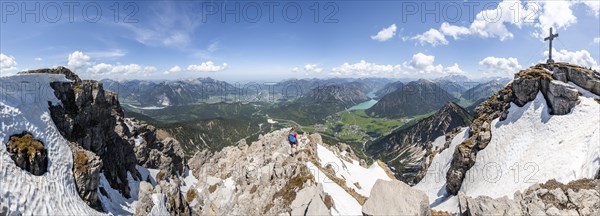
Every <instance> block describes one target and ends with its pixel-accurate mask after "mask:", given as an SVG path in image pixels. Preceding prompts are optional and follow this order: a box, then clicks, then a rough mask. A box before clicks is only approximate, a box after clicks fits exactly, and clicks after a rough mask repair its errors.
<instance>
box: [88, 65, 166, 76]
mask: <svg viewBox="0 0 600 216" xmlns="http://www.w3.org/2000/svg"><path fill="white" fill-rule="evenodd" d="M87 71H88V72H89V73H92V74H93V75H132V74H136V75H142V76H149V75H151V74H152V73H154V72H156V71H157V69H156V68H155V67H152V66H146V67H144V66H140V65H138V64H128V65H120V64H117V65H112V64H106V63H100V64H96V65H93V66H91V67H89V68H88V69H87Z"/></svg>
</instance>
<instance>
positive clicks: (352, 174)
mask: <svg viewBox="0 0 600 216" xmlns="http://www.w3.org/2000/svg"><path fill="white" fill-rule="evenodd" d="M317 156H318V158H319V163H321V166H322V167H323V168H325V167H326V166H327V165H328V164H331V166H332V168H333V170H334V171H335V175H336V176H337V177H339V178H341V179H344V180H345V182H346V186H348V187H349V188H352V189H354V190H355V191H356V192H358V193H359V194H361V195H363V196H366V197H368V196H369V195H370V193H371V188H373V185H374V184H375V182H376V181H377V179H383V180H387V181H390V180H391V179H390V177H388V176H387V174H386V173H385V171H384V170H383V168H381V167H380V166H379V165H378V164H377V163H373V164H372V165H371V166H370V167H369V168H365V167H362V166H360V165H359V162H358V161H356V160H352V162H348V161H345V160H342V159H340V158H339V157H338V156H337V155H336V154H335V153H334V152H332V151H331V150H329V149H327V148H325V147H324V146H322V145H320V144H318V145H317ZM355 183H358V185H359V186H360V188H358V187H357V186H356V185H355Z"/></svg>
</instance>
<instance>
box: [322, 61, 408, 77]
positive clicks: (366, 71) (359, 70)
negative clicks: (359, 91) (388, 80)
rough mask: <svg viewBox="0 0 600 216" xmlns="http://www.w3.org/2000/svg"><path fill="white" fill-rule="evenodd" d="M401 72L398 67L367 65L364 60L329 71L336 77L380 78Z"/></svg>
mask: <svg viewBox="0 0 600 216" xmlns="http://www.w3.org/2000/svg"><path fill="white" fill-rule="evenodd" d="M400 70H401V66H400V65H378V64H375V63H369V62H366V61H365V60H360V62H358V63H354V64H349V63H347V62H346V63H344V64H342V65H340V66H338V67H335V68H333V69H331V72H332V74H333V75H337V76H359V77H365V76H381V77H391V76H393V75H394V73H395V72H399V71H400Z"/></svg>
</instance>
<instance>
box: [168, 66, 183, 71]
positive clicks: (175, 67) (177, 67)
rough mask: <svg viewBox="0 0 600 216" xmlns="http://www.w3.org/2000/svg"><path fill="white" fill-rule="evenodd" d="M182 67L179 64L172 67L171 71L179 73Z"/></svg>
mask: <svg viewBox="0 0 600 216" xmlns="http://www.w3.org/2000/svg"><path fill="white" fill-rule="evenodd" d="M181 70H182V69H181V67H179V65H175V66H173V67H172V68H171V69H169V72H171V73H177V72H181Z"/></svg>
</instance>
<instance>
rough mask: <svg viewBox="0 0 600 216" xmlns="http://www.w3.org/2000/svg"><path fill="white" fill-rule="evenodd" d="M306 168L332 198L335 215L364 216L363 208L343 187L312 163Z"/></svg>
mask: <svg viewBox="0 0 600 216" xmlns="http://www.w3.org/2000/svg"><path fill="white" fill-rule="evenodd" d="M306 167H308V170H310V171H311V172H312V173H313V176H314V177H315V180H316V181H317V183H320V184H322V185H323V191H324V192H325V193H327V194H329V195H330V196H331V199H332V200H333V203H334V204H335V206H334V207H335V208H331V214H333V215H362V206H361V205H360V203H358V201H356V199H354V197H352V196H350V194H348V193H347V192H346V191H345V190H344V189H343V188H342V187H340V186H339V185H338V184H336V183H335V182H334V181H333V180H331V179H329V178H328V177H327V176H326V175H325V173H322V172H321V170H319V168H317V167H316V166H315V165H314V164H312V163H311V162H306Z"/></svg>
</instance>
